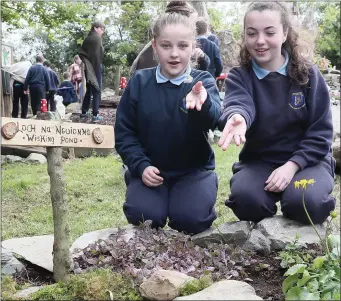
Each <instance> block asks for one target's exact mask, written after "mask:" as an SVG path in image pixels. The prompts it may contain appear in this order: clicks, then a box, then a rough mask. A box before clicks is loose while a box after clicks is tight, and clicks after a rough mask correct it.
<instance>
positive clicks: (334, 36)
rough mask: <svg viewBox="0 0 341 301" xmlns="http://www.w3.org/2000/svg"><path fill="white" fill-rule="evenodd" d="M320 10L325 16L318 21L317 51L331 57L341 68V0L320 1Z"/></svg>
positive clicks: (332, 62) (332, 61)
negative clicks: (337, 0)
mask: <svg viewBox="0 0 341 301" xmlns="http://www.w3.org/2000/svg"><path fill="white" fill-rule="evenodd" d="M319 11H320V13H321V14H323V16H322V18H321V20H319V22H318V25H319V37H318V39H317V41H316V51H317V52H318V53H319V54H320V55H321V56H326V57H327V58H328V59H330V61H331V64H332V65H337V66H338V67H339V68H340V67H341V58H340V55H341V52H340V2H334V3H333V2H332V3H320V6H319Z"/></svg>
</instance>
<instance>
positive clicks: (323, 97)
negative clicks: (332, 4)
mask: <svg viewBox="0 0 341 301" xmlns="http://www.w3.org/2000/svg"><path fill="white" fill-rule="evenodd" d="M226 91H227V92H226V95H225V99H224V109H223V114H222V116H221V118H220V121H219V128H220V130H222V129H223V128H224V126H225V124H226V121H227V119H228V118H229V117H230V116H231V115H233V114H236V113H239V114H241V115H242V116H243V117H244V118H245V120H246V123H247V132H246V143H245V145H244V147H243V149H242V151H241V152H240V155H239V160H240V162H238V163H235V164H234V166H233V172H234V176H233V177H232V179H231V195H230V197H229V199H228V200H227V201H226V204H227V205H228V206H229V207H231V208H232V209H233V211H234V213H235V214H236V215H237V217H238V218H240V219H242V220H251V221H256V222H257V221H259V220H261V219H262V218H264V217H269V216H272V215H274V214H275V213H276V210H277V207H276V205H275V203H276V201H279V200H280V201H281V209H282V212H283V214H284V215H285V216H287V217H289V218H291V219H294V220H297V221H300V222H304V223H308V219H307V217H306V214H305V213H304V210H303V206H302V190H297V189H295V188H294V185H293V183H294V181H296V180H300V179H303V178H306V179H311V178H314V179H315V181H316V183H315V184H314V186H311V187H309V188H308V189H307V191H306V192H305V200H306V205H307V207H308V212H309V213H310V215H311V217H312V219H313V221H314V222H316V223H321V222H323V221H324V220H325V219H326V218H327V216H328V215H329V212H330V211H331V210H333V209H334V207H335V199H334V197H332V196H331V195H330V193H331V192H332V189H333V185H334V181H333V177H334V169H335V159H334V158H333V157H332V151H331V145H332V141H333V124H332V117H331V109H330V99H329V93H328V89H327V85H326V83H325V81H324V79H323V77H322V75H321V73H320V72H319V70H318V68H317V67H316V66H313V67H312V68H311V70H310V76H309V83H308V84H307V85H306V86H304V87H298V86H295V85H293V84H292V83H291V81H290V78H289V77H288V76H284V75H282V74H279V73H277V72H271V73H270V74H269V75H267V76H266V77H265V78H263V79H261V80H259V79H258V78H257V76H256V74H255V73H254V71H253V70H252V69H250V70H247V69H245V68H241V67H238V68H234V69H232V70H231V71H230V73H229V76H228V78H227V80H226ZM289 160H290V161H293V162H295V163H297V164H298V165H299V167H300V170H299V171H298V172H297V173H296V175H295V176H294V178H293V179H292V181H291V183H290V184H289V186H288V187H287V188H286V189H285V190H284V192H282V193H272V192H266V191H264V187H265V184H264V182H265V181H266V179H267V178H268V177H269V176H270V174H271V172H272V171H273V170H274V169H276V168H278V167H279V166H281V165H283V164H284V163H286V162H287V161H289ZM246 182H248V183H249V185H245V183H246Z"/></svg>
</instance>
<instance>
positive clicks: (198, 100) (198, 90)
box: [186, 81, 207, 111]
mask: <svg viewBox="0 0 341 301" xmlns="http://www.w3.org/2000/svg"><path fill="white" fill-rule="evenodd" d="M206 98H207V91H206V89H205V87H204V86H203V85H202V81H199V82H197V83H196V84H195V85H194V86H193V88H192V91H191V92H190V93H188V94H187V96H186V109H187V110H188V109H194V108H196V109H197V110H198V111H200V110H201V106H202V105H203V104H204V102H205V100H206Z"/></svg>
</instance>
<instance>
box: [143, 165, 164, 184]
mask: <svg viewBox="0 0 341 301" xmlns="http://www.w3.org/2000/svg"><path fill="white" fill-rule="evenodd" d="M158 174H160V171H159V170H158V169H157V168H156V167H155V166H148V167H146V168H145V170H144V171H143V174H142V182H143V183H144V184H145V185H147V186H149V187H156V186H159V185H161V184H163V178H162V177H160V176H158Z"/></svg>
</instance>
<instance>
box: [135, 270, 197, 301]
mask: <svg viewBox="0 0 341 301" xmlns="http://www.w3.org/2000/svg"><path fill="white" fill-rule="evenodd" d="M190 280H194V278H193V277H190V276H187V275H186V274H183V273H180V272H178V271H168V270H158V271H156V272H155V273H153V275H152V276H151V277H150V278H149V279H148V280H146V281H144V282H143V283H142V284H141V285H140V288H139V290H140V293H141V295H142V297H143V298H146V299H148V300H173V299H174V298H176V297H178V296H179V294H180V288H181V287H182V286H183V285H184V284H185V283H186V282H187V281H190Z"/></svg>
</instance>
